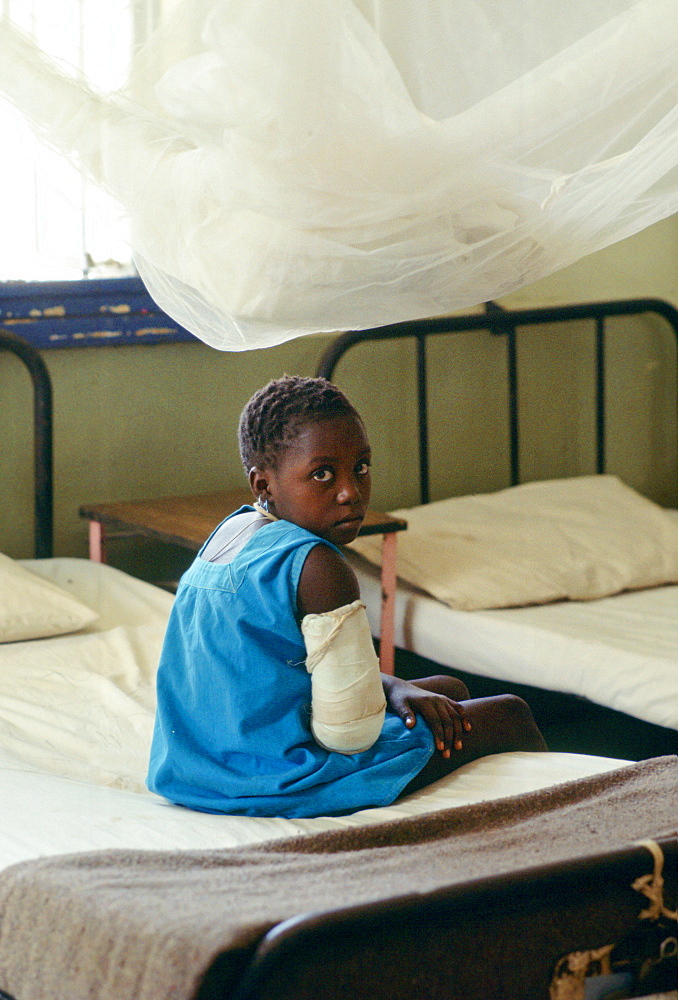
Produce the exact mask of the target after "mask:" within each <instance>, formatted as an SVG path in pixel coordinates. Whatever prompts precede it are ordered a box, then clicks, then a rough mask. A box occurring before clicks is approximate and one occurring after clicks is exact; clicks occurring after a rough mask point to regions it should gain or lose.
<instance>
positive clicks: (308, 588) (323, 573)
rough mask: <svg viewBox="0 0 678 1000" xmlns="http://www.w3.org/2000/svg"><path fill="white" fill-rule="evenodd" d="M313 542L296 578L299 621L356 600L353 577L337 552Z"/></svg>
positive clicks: (355, 583)
mask: <svg viewBox="0 0 678 1000" xmlns="http://www.w3.org/2000/svg"><path fill="white" fill-rule="evenodd" d="M309 534H310V533H309ZM311 537H315V536H311ZM317 542H318V544H317V545H315V546H314V547H313V548H312V549H311V550H310V551H309V553H308V555H307V556H306V559H305V561H304V565H303V568H302V571H301V575H300V577H299V585H298V588H297V608H298V611H299V615H300V617H302V618H303V617H304V616H305V615H311V614H323V613H324V612H325V611H334V610H335V608H341V607H343V606H344V605H346V604H352V603H353V601H357V600H359V598H360V587H359V586H358V580H357V578H356V575H355V573H354V572H353V569H352V568H351V566H350V565H349V563H348V562H347V561H346V559H344V557H343V555H342V554H341V552H340V551H339V550H338V549H337V548H336V547H335V546H334V545H332V544H331V543H328V542H324V541H323V539H321V538H318V539H317Z"/></svg>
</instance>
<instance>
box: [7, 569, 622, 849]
mask: <svg viewBox="0 0 678 1000" xmlns="http://www.w3.org/2000/svg"><path fill="white" fill-rule="evenodd" d="M22 565H23V566H24V567H25V568H27V569H30V570H31V571H33V572H36V573H38V574H40V575H41V576H43V577H44V578H46V579H48V580H51V581H52V582H54V583H57V584H58V585H59V586H60V587H63V588H64V589H66V590H68V591H70V592H71V593H72V594H74V595H75V596H76V597H78V598H79V599H81V600H82V601H84V602H85V603H87V604H89V605H90V606H91V607H93V608H95V610H97V611H98V612H99V614H100V617H99V619H98V621H97V622H95V623H94V624H93V625H90V626H88V627H87V628H85V629H83V630H82V631H80V632H78V633H76V634H73V635H68V636H60V637H58V638H53V639H40V640H33V641H26V642H15V643H5V644H3V645H0V793H1V794H2V802H3V809H2V813H1V815H0V868H3V867H6V866H8V865H10V864H13V863H15V862H18V861H23V860H27V859H29V858H34V857H39V856H46V855H52V854H60V853H68V852H73V851H87V850H99V849H105V848H129V849H138V848H141V849H157V850H168V849H169V850H176V849H178V850H188V849H203V848H221V847H234V846H241V845H245V844H253V843H259V842H262V841H266V840H273V839H277V838H282V837H289V836H298V835H300V834H306V833H316V832H320V831H324V830H335V829H341V828H345V827H347V826H356V825H363V824H370V823H378V822H382V821H384V820H388V819H392V818H393V819H395V818H402V817H407V816H414V815H419V814H422V813H430V812H433V811H435V810H438V809H441V808H448V807H450V806H456V805H460V806H461V805H468V804H472V803H477V802H482V801H486V800H489V799H495V798H501V797H503V796H510V795H517V794H522V793H523V792H529V791H535V790H537V789H540V788H544V787H549V786H551V785H555V784H559V783H561V782H565V781H570V780H575V779H577V778H581V777H584V776H586V775H589V774H596V773H603V772H605V771H609V770H614V769H615V768H618V767H623V766H625V764H626V763H627V762H626V761H622V760H616V759H612V758H603V757H592V756H586V755H579V754H569V753H526V752H518V753H506V754H498V755H495V756H492V757H486V758H483V759H481V760H478V761H474V762H472V763H471V764H467V765H465V766H464V767H462V768H460V769H459V770H458V771H457V772H455V773H453V774H452V775H449V776H448V777H447V778H445V779H443V780H442V781H439V782H437V783H436V784H434V785H431V786H429V787H428V788H425V789H423V790H422V791H420V792H418V793H416V794H414V795H411V796H409V797H407V798H404V799H402V800H401V801H399V802H398V803H396V804H395V805H392V806H389V807H386V808H376V809H367V810H362V811H361V812H358V813H355V814H353V815H351V816H343V817H318V818H313V819H294V820H289V819H282V818H275V817H272V818H256V817H240V816H238V817H234V816H216V815H210V814H202V813H197V812H192V811H190V810H188V809H184V808H181V807H178V806H174V805H171V804H170V803H168V802H166V801H165V800H164V799H162V798H160V797H158V796H155V795H153V794H152V793H150V792H149V791H148V790H147V789H146V788H145V785H144V777H145V773H146V764H147V755H148V748H149V745H150V738H151V732H152V727H153V716H154V705H155V687H154V685H155V667H156V664H157V659H158V654H159V651H160V645H161V642H162V638H163V635H164V629H165V623H166V620H167V615H168V613H169V610H170V607H171V603H172V597H171V596H170V595H169V594H167V593H165V592H164V591H162V590H160V589H158V588H155V587H153V586H151V585H150V584H147V583H144V582H143V581H140V580H136V579H134V578H132V577H129V576H127V575H126V574H124V573H121V572H120V571H119V570H116V569H114V568H112V567H110V566H106V565H102V564H98V563H93V562H89V561H87V560H78V559H52V560H41V561H39V562H35V561H30V560H27V561H24V562H23V563H22Z"/></svg>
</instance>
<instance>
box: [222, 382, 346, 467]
mask: <svg viewBox="0 0 678 1000" xmlns="http://www.w3.org/2000/svg"><path fill="white" fill-rule="evenodd" d="M341 414H350V415H351V416H354V417H356V418H357V419H358V420H360V415H359V414H358V412H357V410H356V409H355V407H354V406H352V405H351V403H349V401H348V399H347V398H346V396H345V395H344V393H343V392H342V391H341V389H338V388H337V387H336V385H333V384H332V382H328V381H327V379H324V378H304V377H302V376H300V375H283V377H282V378H277V379H273V380H272V381H270V382H268V383H267V385H265V386H263V388H261V389H259V390H257V392H255V393H254V395H253V396H252V397H251V399H250V400H249V401H248V402H247V403H246V404H245V406H244V408H243V411H242V413H241V414H240V424H239V426H238V442H239V445H240V457H241V459H242V464H243V466H244V467H245V472H246V473H248V474H249V471H250V469H251V468H253V466H257V467H259V468H273V469H274V468H276V465H277V460H278V457H279V455H280V453H281V452H282V451H283V450H284V449H285V447H286V446H287V445H288V444H289V443H290V441H292V440H293V439H294V438H295V437H296V436H297V434H298V432H299V430H300V429H301V427H302V425H303V424H306V423H308V422H309V421H313V420H327V419H329V418H331V417H335V416H338V415H341Z"/></svg>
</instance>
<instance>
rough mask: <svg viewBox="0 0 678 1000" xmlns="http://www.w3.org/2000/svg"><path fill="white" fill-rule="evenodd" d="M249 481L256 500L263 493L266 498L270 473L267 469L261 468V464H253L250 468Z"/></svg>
mask: <svg viewBox="0 0 678 1000" xmlns="http://www.w3.org/2000/svg"><path fill="white" fill-rule="evenodd" d="M249 481H250V489H251V490H252V496H253V497H254V499H255V500H258V499H259V497H260V496H262V494H263V496H264V498H266V497H267V496H268V475H267V472H266V469H260V468H259V466H257V465H253V466H252V468H251V469H250V473H249Z"/></svg>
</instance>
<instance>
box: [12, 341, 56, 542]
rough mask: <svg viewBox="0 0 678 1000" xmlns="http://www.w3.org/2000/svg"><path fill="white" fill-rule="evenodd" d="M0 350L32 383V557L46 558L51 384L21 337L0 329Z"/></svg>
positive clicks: (49, 531) (50, 535) (50, 524)
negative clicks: (16, 361)
mask: <svg viewBox="0 0 678 1000" xmlns="http://www.w3.org/2000/svg"><path fill="white" fill-rule="evenodd" d="M0 350H4V351H10V352H11V353H12V354H14V355H15V356H16V357H17V358H19V360H20V361H22V362H23V364H24V365H25V367H26V368H27V369H28V373H29V375H30V377H31V381H32V383H33V469H34V474H33V483H34V486H33V489H34V525H35V527H34V536H35V557H36V559H48V558H50V557H51V555H52V550H53V493H52V489H53V487H52V383H51V380H50V377H49V372H48V371H47V367H46V365H45V362H44V361H43V360H42V357H41V356H40V354H39V353H38V351H36V349H35V348H34V347H33V346H32V344H30V343H29V342H28V341H27V340H24V339H23V337H18V336H17V335H16V334H14V333H10V332H9V330H4V329H2V328H0Z"/></svg>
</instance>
